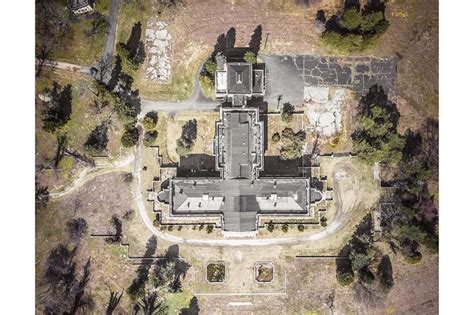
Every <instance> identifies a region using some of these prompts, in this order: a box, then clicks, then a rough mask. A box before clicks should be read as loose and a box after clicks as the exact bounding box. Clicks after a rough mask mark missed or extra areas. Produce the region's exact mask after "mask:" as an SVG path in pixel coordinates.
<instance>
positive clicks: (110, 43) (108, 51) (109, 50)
mask: <svg viewBox="0 0 474 315" xmlns="http://www.w3.org/2000/svg"><path fill="white" fill-rule="evenodd" d="M119 8H120V0H110V8H109V28H108V30H107V36H106V37H105V45H104V53H103V54H102V58H104V57H105V56H107V55H108V56H112V55H113V54H114V49H115V35H116V33H117V22H118V13H119Z"/></svg>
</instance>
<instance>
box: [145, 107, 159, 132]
mask: <svg viewBox="0 0 474 315" xmlns="http://www.w3.org/2000/svg"><path fill="white" fill-rule="evenodd" d="M157 123H158V113H157V112H155V111H151V112H148V113H146V115H145V117H144V118H143V127H145V130H152V129H155V127H156V124H157Z"/></svg>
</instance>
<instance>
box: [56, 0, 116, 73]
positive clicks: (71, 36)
mask: <svg viewBox="0 0 474 315" xmlns="http://www.w3.org/2000/svg"><path fill="white" fill-rule="evenodd" d="M109 3H110V1H109V0H97V1H95V12H100V13H101V14H103V15H105V16H108V14H109ZM92 22H93V18H92V13H88V14H85V15H79V16H77V17H75V20H73V21H71V29H70V31H69V33H68V34H66V36H65V38H64V39H63V40H62V41H61V47H60V49H58V51H57V52H56V53H55V55H54V56H53V58H54V59H55V60H59V61H66V62H70V63H74V64H79V65H81V66H88V65H91V64H93V63H94V62H95V61H96V60H98V59H99V58H100V56H101V54H102V50H103V48H104V42H105V34H106V31H105V30H104V31H103V32H102V33H100V34H98V35H96V36H93V37H90V36H87V34H86V33H85V32H86V31H87V30H89V29H90V28H91V25H92Z"/></svg>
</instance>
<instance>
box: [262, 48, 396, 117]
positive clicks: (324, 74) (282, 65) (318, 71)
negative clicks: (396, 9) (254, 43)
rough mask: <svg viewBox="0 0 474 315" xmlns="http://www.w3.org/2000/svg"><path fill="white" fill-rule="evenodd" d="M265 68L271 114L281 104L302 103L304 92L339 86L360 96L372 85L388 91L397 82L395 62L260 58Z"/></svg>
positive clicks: (279, 57) (379, 59)
mask: <svg viewBox="0 0 474 315" xmlns="http://www.w3.org/2000/svg"><path fill="white" fill-rule="evenodd" d="M260 57H261V59H262V60H263V61H264V62H265V68H266V82H265V85H266V92H265V100H266V101H267V102H268V106H269V109H270V110H278V109H279V108H280V107H281V105H282V104H283V103H286V102H289V103H291V104H293V105H295V106H299V105H302V104H303V102H304V94H305V93H304V92H305V88H308V87H315V86H339V87H345V88H351V89H353V90H354V91H356V92H357V93H360V94H363V93H365V92H367V91H368V89H369V88H370V87H371V86H372V85H374V84H379V85H382V86H383V87H384V88H385V90H387V91H389V92H390V91H391V90H392V88H393V86H394V83H395V78H396V72H397V70H396V60H395V58H375V57H314V56H309V55H299V56H296V57H291V56H276V55H261V56H260Z"/></svg>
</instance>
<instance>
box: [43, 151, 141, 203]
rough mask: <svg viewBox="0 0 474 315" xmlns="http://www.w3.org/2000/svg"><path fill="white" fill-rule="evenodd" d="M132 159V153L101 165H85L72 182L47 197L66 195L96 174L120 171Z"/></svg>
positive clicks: (53, 197)
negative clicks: (93, 166)
mask: <svg viewBox="0 0 474 315" xmlns="http://www.w3.org/2000/svg"><path fill="white" fill-rule="evenodd" d="M133 161H134V157H133V155H131V154H130V155H127V156H125V157H123V158H121V159H119V160H117V161H114V162H110V163H108V164H105V165H102V166H100V167H95V168H92V167H86V168H84V169H83V170H82V171H81V172H80V173H79V175H78V176H77V177H76V178H75V179H74V181H73V182H72V183H70V184H69V185H67V186H62V187H59V188H57V189H55V190H54V191H52V192H51V193H50V194H49V197H50V198H52V199H57V198H61V197H63V196H64V195H67V194H69V193H71V192H73V191H75V190H76V189H78V188H80V187H81V186H82V185H84V184H85V183H87V182H88V181H90V180H91V179H93V178H94V177H96V176H99V175H104V174H107V173H112V172H121V171H123V170H124V168H126V167H127V166H128V165H130V164H132V163H133Z"/></svg>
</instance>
